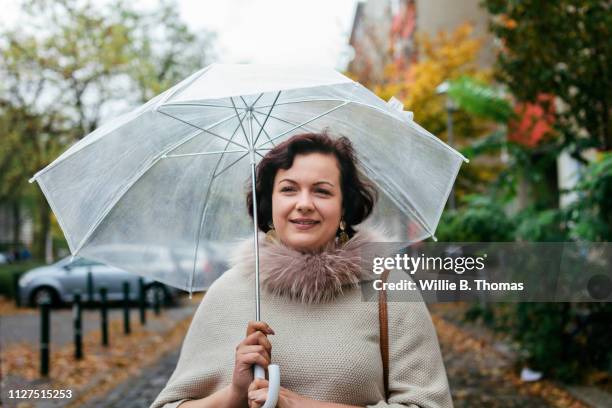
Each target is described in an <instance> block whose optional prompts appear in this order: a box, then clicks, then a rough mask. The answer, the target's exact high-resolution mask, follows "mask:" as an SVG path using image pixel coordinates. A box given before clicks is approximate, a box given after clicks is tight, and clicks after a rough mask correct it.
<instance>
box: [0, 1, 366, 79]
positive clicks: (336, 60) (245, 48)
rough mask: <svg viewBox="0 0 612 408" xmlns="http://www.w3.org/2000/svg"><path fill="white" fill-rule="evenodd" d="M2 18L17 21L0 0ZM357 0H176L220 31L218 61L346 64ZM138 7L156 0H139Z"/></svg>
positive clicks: (196, 22) (12, 8) (190, 16)
mask: <svg viewBox="0 0 612 408" xmlns="http://www.w3.org/2000/svg"><path fill="white" fill-rule="evenodd" d="M2 3H3V13H2V14H3V15H4V16H3V17H0V21H3V22H5V23H9V24H10V23H11V22H13V21H15V20H16V16H17V7H16V3H17V2H13V1H6V0H2ZM356 3H357V0H309V1H300V0H224V1H220V0H178V4H179V7H180V12H181V16H182V17H183V19H184V20H185V21H186V22H187V23H188V24H189V26H190V27H191V28H192V29H194V30H197V29H199V28H206V29H208V30H211V31H215V32H216V33H217V41H216V43H215V45H216V47H215V48H216V51H217V55H218V57H219V58H218V62H252V63H279V64H282V63H287V64H301V63H308V64H313V65H324V66H330V67H334V68H337V69H344V68H345V64H346V63H347V62H348V61H347V59H348V58H349V49H348V47H347V43H348V37H349V33H350V29H351V24H352V20H353V16H354V13H355V6H356ZM138 4H139V5H140V6H144V7H146V6H147V5H151V4H155V0H138Z"/></svg>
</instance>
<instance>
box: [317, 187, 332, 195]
mask: <svg viewBox="0 0 612 408" xmlns="http://www.w3.org/2000/svg"><path fill="white" fill-rule="evenodd" d="M315 192H316V193H318V194H323V195H331V192H330V191H328V190H325V189H323V188H318V189H316V190H315Z"/></svg>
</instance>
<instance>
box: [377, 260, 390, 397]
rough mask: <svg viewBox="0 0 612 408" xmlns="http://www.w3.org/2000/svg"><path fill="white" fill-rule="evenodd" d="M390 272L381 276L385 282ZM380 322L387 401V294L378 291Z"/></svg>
mask: <svg viewBox="0 0 612 408" xmlns="http://www.w3.org/2000/svg"><path fill="white" fill-rule="evenodd" d="M388 276H389V271H388V270H385V271H384V272H383V274H382V276H381V280H382V281H383V282H386V281H387V278H388ZM378 321H379V326H380V355H381V356H382V362H383V382H384V384H385V400H386V399H388V398H389V318H388V316H387V292H386V291H385V290H380V291H378Z"/></svg>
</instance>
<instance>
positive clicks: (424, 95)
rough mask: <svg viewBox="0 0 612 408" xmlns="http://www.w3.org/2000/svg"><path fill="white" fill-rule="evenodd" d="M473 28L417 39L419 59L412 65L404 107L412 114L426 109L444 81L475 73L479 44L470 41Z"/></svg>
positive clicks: (478, 42)
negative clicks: (411, 110)
mask: <svg viewBox="0 0 612 408" xmlns="http://www.w3.org/2000/svg"><path fill="white" fill-rule="evenodd" d="M472 33H473V27H472V25H470V24H468V23H465V24H463V25H461V26H459V27H458V28H457V29H456V30H455V31H454V32H452V33H450V34H449V33H446V32H444V31H441V32H439V33H438V35H437V36H436V37H435V38H433V39H432V38H430V37H429V36H427V35H419V36H418V37H417V42H418V43H419V45H420V50H421V53H422V55H421V56H420V58H419V62H417V63H416V64H414V65H412V67H411V68H410V69H411V70H412V73H411V77H412V78H413V81H412V83H410V84H408V89H409V92H408V95H407V97H408V98H407V100H406V101H405V102H406V105H407V106H408V107H409V108H410V109H413V110H415V111H416V110H417V109H418V108H421V107H422V105H427V99H428V98H432V97H434V96H435V90H436V87H437V86H438V85H439V84H440V83H442V82H444V81H445V80H449V79H454V78H458V77H459V76H461V75H466V74H468V75H473V74H475V73H476V71H477V69H476V59H477V57H478V53H479V51H480V48H481V45H482V40H481V39H476V38H472Z"/></svg>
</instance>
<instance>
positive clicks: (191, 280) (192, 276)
mask: <svg viewBox="0 0 612 408" xmlns="http://www.w3.org/2000/svg"><path fill="white" fill-rule="evenodd" d="M244 116H246V113H245V114H244ZM233 117H234V115H232V118H233ZM242 119H244V118H242ZM242 119H241V118H240V117H238V120H239V121H240V124H239V125H238V126H236V129H234V131H233V132H232V135H231V136H230V140H231V139H233V138H234V136H236V132H238V128H239V127H240V126H241V125H242ZM227 146H229V142H228V143H227V144H226V145H225V147H226V148H227ZM221 160H223V154H221V155H220V156H219V160H217V163H216V164H215V168H214V170H213V172H212V175H211V176H210V180H209V182H208V186H207V187H206V193H205V194H204V206H203V207H202V212H201V213H200V222H199V228H198V234H197V236H196V246H195V252H194V255H193V269H192V270H191V275H190V277H189V294H190V295H191V293H192V291H193V278H194V276H195V269H196V264H197V261H198V259H197V257H198V249H200V237H201V235H202V227H204V219H205V218H206V212H207V211H208V196H209V195H210V189H211V187H212V183H213V182H214V181H215V173H216V172H217V169H218V168H219V165H220V164H221Z"/></svg>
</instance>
